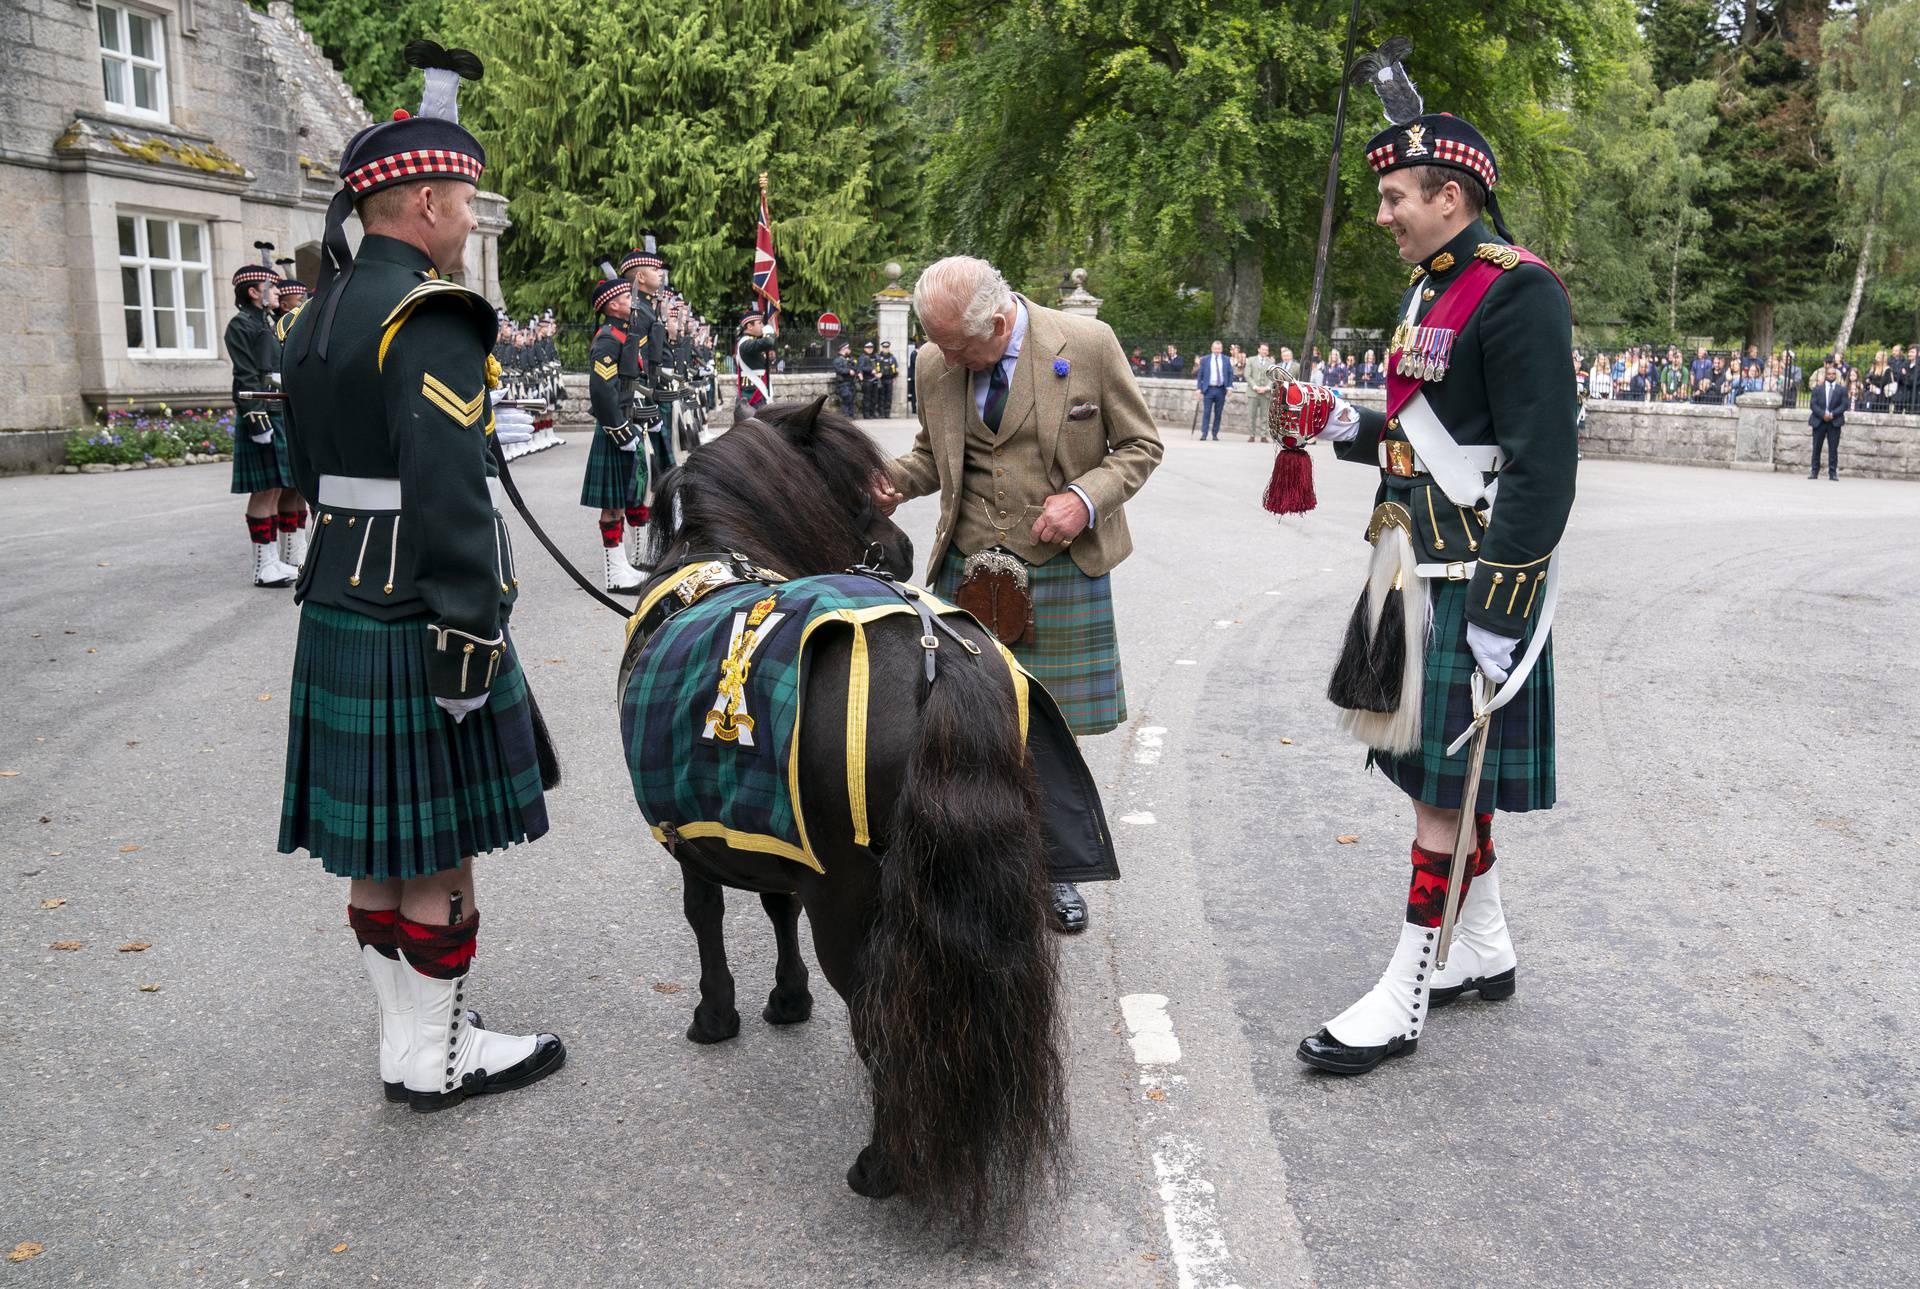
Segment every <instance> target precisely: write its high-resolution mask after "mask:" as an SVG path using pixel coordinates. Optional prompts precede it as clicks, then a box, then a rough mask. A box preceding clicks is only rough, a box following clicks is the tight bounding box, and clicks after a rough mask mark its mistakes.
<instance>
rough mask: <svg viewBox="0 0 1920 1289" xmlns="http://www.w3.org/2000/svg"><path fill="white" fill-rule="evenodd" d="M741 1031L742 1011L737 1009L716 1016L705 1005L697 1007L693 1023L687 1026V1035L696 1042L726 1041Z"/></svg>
mask: <svg viewBox="0 0 1920 1289" xmlns="http://www.w3.org/2000/svg"><path fill="white" fill-rule="evenodd" d="M739 1033H740V1013H739V1012H737V1011H728V1012H726V1013H725V1014H723V1015H718V1016H716V1015H714V1014H712V1013H710V1012H708V1011H707V1009H706V1008H704V1007H696V1008H695V1009H694V1012H693V1024H691V1025H689V1026H687V1037H688V1038H690V1039H692V1040H693V1041H694V1042H696V1043H724V1042H726V1041H727V1040H728V1039H730V1038H734V1037H737V1036H738V1035H739Z"/></svg>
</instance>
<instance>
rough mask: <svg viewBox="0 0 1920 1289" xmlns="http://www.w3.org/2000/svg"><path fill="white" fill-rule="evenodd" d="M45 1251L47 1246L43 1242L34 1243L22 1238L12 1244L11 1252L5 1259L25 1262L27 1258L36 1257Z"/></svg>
mask: <svg viewBox="0 0 1920 1289" xmlns="http://www.w3.org/2000/svg"><path fill="white" fill-rule="evenodd" d="M46 1251H47V1246H46V1245H44V1244H36V1243H34V1242H33V1241H32V1240H22V1241H20V1243H18V1244H16V1245H14V1246H13V1252H12V1253H9V1254H8V1255H7V1261H9V1262H25V1261H26V1260H27V1259H28V1258H37V1257H39V1256H40V1255H41V1254H43V1253H45V1252H46Z"/></svg>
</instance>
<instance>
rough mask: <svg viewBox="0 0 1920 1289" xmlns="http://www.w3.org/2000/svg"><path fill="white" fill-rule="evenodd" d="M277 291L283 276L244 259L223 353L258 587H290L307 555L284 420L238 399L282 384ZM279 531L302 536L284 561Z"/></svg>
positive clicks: (236, 471) (237, 484)
mask: <svg viewBox="0 0 1920 1289" xmlns="http://www.w3.org/2000/svg"><path fill="white" fill-rule="evenodd" d="M262 245H264V243H262ZM271 249H272V248H271V247H268V250H269V251H270V250H271ZM279 296H280V275H279V274H278V273H276V272H275V271H274V270H273V268H272V266H271V265H267V264H244V265H242V266H241V267H239V268H238V269H235V270H234V274H233V306H234V315H233V318H232V320H231V321H229V322H228V323H227V334H226V343H227V358H228V360H229V361H230V362H231V363H232V364H233V411H234V418H233V484H232V487H231V488H230V489H229V491H232V492H235V493H241V494H244V495H245V496H246V498H247V539H248V541H249V542H251V543H252V545H253V584H254V585H255V586H291V585H293V580H294V579H295V578H296V577H298V576H300V564H301V563H302V562H303V561H304V560H305V558H306V541H305V525H306V505H305V504H304V503H303V502H302V501H301V499H300V493H299V490H298V489H297V488H296V487H295V486H294V480H293V467H292V465H291V464H290V463H289V462H288V460H287V435H286V425H285V423H284V421H283V420H282V418H281V416H280V414H279V412H278V411H277V410H275V408H274V405H273V404H272V403H269V402H267V401H266V400H264V399H257V398H242V397H240V394H241V391H243V390H267V389H271V388H273V387H274V386H275V385H276V384H277V383H278V382H279V379H280V340H279V337H278V336H277V334H276V333H275V330H274V308H275V306H276V305H277V304H278V303H279ZM283 531H285V532H290V533H294V532H297V533H300V534H301V541H300V549H299V550H298V552H296V553H295V554H296V556H297V557H296V558H293V559H291V560H288V559H282V558H281V552H280V550H279V549H278V546H279V539H280V535H281V533H282V532H283Z"/></svg>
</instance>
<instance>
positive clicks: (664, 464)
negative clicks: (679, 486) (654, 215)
mask: <svg viewBox="0 0 1920 1289" xmlns="http://www.w3.org/2000/svg"><path fill="white" fill-rule="evenodd" d="M620 275H621V276H622V277H624V278H626V279H627V281H629V282H632V283H633V284H634V285H635V286H637V287H639V288H640V299H639V302H638V305H637V307H636V308H635V309H634V313H633V316H632V317H631V318H629V319H628V320H627V337H628V338H627V345H628V352H627V355H626V356H625V357H623V359H622V362H621V373H620V374H621V376H622V378H623V379H627V380H637V381H638V382H639V387H638V391H637V393H638V402H644V403H647V404H649V405H651V406H652V407H653V414H652V415H651V416H650V417H646V418H644V419H645V420H646V440H647V448H648V451H649V452H650V453H651V454H652V456H653V477H654V478H656V479H658V478H660V477H661V476H662V475H664V474H666V472H667V471H669V470H671V469H672V468H673V450H672V447H671V446H670V445H669V444H668V442H667V428H666V420H665V411H666V409H665V408H663V407H661V406H660V405H659V403H660V400H659V399H658V398H657V397H656V394H657V393H658V392H660V391H661V390H662V389H663V387H664V385H665V383H666V380H667V376H666V368H667V367H668V366H669V365H670V364H671V362H672V356H671V354H670V353H669V352H668V351H669V348H670V346H669V342H668V339H667V328H666V323H665V322H664V321H663V315H664V314H665V312H666V303H665V301H664V300H663V299H662V298H661V293H662V292H663V291H664V290H665V289H666V284H667V259H666V256H664V255H662V254H661V253H660V251H659V247H658V243H657V242H656V241H655V239H654V237H653V235H652V234H651V233H649V234H647V235H646V236H645V237H643V238H642V239H641V243H640V246H638V247H636V248H635V249H634V250H631V251H628V252H627V257H626V258H625V259H624V260H622V261H620ZM637 407H638V403H636V410H637Z"/></svg>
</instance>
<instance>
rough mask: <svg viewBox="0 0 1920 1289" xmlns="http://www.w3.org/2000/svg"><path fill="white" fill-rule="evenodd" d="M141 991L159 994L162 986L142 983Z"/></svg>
mask: <svg viewBox="0 0 1920 1289" xmlns="http://www.w3.org/2000/svg"><path fill="white" fill-rule="evenodd" d="M140 992H141V993H143V994H157V993H159V992H160V986H159V985H157V984H154V985H142V986H140Z"/></svg>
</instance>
